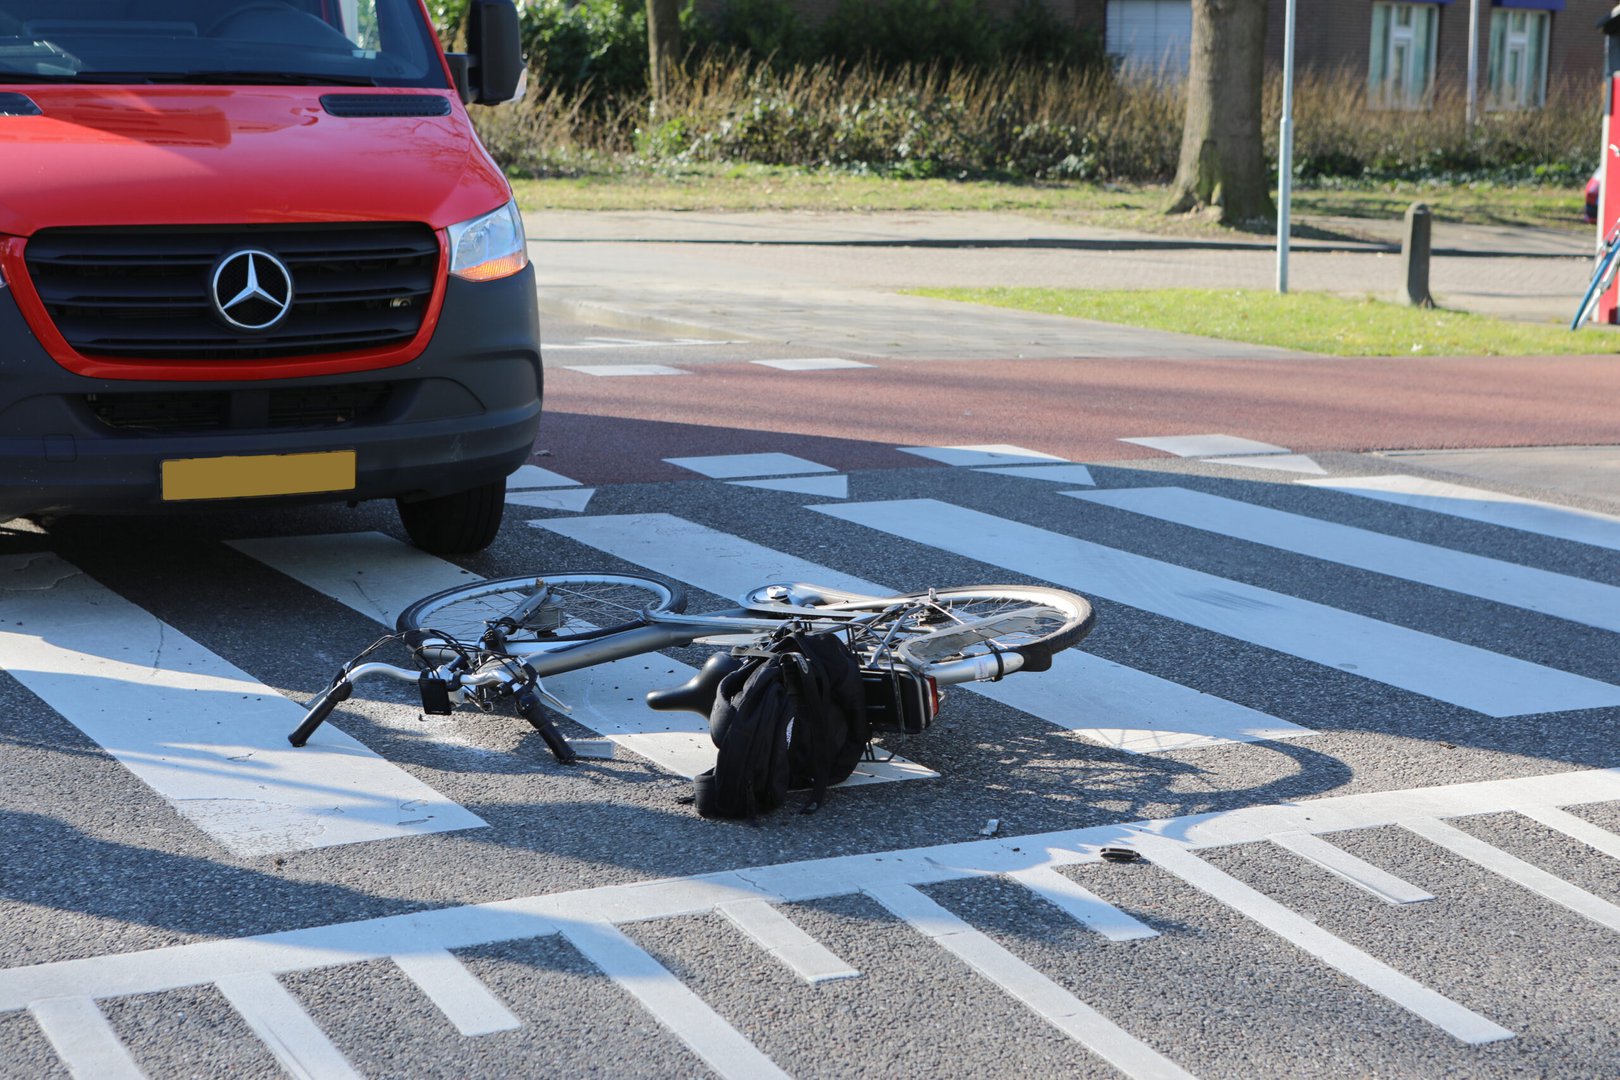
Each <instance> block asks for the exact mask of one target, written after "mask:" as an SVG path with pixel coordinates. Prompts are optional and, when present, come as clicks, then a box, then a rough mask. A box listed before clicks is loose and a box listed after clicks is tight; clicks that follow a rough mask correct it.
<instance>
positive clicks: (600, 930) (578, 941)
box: [559, 919, 788, 1080]
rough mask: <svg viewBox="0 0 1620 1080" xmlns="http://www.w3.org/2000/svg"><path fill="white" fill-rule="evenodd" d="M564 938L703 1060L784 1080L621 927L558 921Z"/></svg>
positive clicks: (717, 1067) (750, 1076)
mask: <svg viewBox="0 0 1620 1080" xmlns="http://www.w3.org/2000/svg"><path fill="white" fill-rule="evenodd" d="M559 927H560V929H561V930H562V933H563V936H564V937H566V938H567V939H568V943H569V944H570V945H572V946H573V947H574V948H576V949H578V950H579V952H580V953H581V955H583V956H584V957H585V959H587V960H589V961H590V962H591V963H593V964H595V965H596V966H597V968H598V969H599V970H600V971H601V972H602V974H604V975H606V976H608V977H609V978H610V979H612V980H613V981H614V982H616V983H618V984H619V986H620V987H622V988H623V989H624V990H626V991H627V992H629V993H630V995H631V996H633V997H634V998H635V999H636V1000H637V1001H639V1002H640V1003H641V1007H642V1008H644V1009H646V1010H647V1011H648V1012H649V1013H651V1014H652V1015H653V1016H654V1017H656V1018H657V1019H658V1022H659V1023H661V1024H663V1025H664V1027H666V1028H668V1029H669V1031H670V1033H671V1034H673V1035H674V1036H675V1037H676V1038H678V1039H680V1040H681V1041H682V1042H684V1043H685V1044H686V1045H687V1047H688V1048H689V1049H690V1050H691V1051H692V1052H693V1053H694V1054H696V1055H697V1056H698V1057H700V1058H702V1059H703V1062H704V1064H706V1065H708V1066H709V1068H711V1069H713V1070H714V1071H715V1072H717V1073H719V1074H720V1075H721V1076H722V1077H728V1078H735V1080H770V1078H773V1077H776V1078H780V1080H788V1074H787V1073H785V1072H783V1071H782V1070H781V1069H780V1068H779V1067H778V1066H777V1064H776V1062H774V1061H772V1060H771V1059H770V1058H768V1057H766V1056H765V1055H764V1054H763V1053H761V1052H760V1051H759V1049H758V1048H756V1047H755V1046H754V1044H753V1043H751V1042H749V1041H748V1040H747V1039H746V1038H744V1037H743V1036H742V1034H741V1033H740V1032H738V1031H737V1029H736V1028H734V1027H732V1026H731V1025H730V1024H728V1023H726V1022H725V1020H723V1019H721V1017H720V1014H718V1013H716V1012H715V1011H714V1010H713V1009H711V1008H709V1006H708V1005H706V1004H704V1002H703V999H702V998H700V997H698V996H697V995H696V994H694V993H692V991H690V990H688V989H687V988H686V986H685V985H684V984H683V983H682V982H681V981H680V980H679V979H677V978H676V977H675V976H674V975H672V974H670V971H669V969H668V968H666V967H664V966H663V965H662V964H660V963H659V962H658V961H657V960H655V959H653V958H652V956H650V955H649V954H648V953H647V952H646V950H644V949H642V948H641V946H639V945H637V944H636V943H635V942H633V941H631V940H630V938H629V937H627V936H626V935H625V933H624V931H622V930H620V929H619V928H618V927H616V926H614V925H613V924H612V923H610V922H607V921H606V920H594V919H579V920H574V921H568V922H562V923H560V924H559Z"/></svg>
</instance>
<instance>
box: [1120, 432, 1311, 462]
mask: <svg viewBox="0 0 1620 1080" xmlns="http://www.w3.org/2000/svg"><path fill="white" fill-rule="evenodd" d="M1119 441H1120V442H1126V443H1135V444H1136V445H1137V446H1146V447H1147V448H1149V449H1150V450H1163V451H1164V452H1165V453H1167V454H1174V455H1176V457H1186V458H1203V457H1232V456H1235V455H1239V454H1286V453H1288V447H1286V446H1275V445H1273V444H1271V443H1267V442H1260V441H1258V440H1256V439H1244V438H1239V437H1238V436H1236V435H1155V436H1151V437H1148V438H1141V439H1121V440H1119Z"/></svg>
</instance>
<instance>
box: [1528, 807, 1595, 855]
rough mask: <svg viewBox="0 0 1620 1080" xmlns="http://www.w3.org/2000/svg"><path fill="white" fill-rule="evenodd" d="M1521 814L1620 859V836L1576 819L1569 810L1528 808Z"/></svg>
mask: <svg viewBox="0 0 1620 1080" xmlns="http://www.w3.org/2000/svg"><path fill="white" fill-rule="evenodd" d="M1519 813H1521V814H1523V815H1524V816H1525V817H1527V818H1531V819H1533V820H1535V821H1539V822H1540V823H1541V824H1543V825H1545V826H1547V827H1548V828H1549V829H1554V830H1556V831H1558V832H1561V833H1563V834H1564V835H1565V836H1567V837H1569V838H1570V839H1572V840H1579V841H1580V842H1581V843H1583V844H1585V845H1586V846H1587V847H1589V848H1591V849H1593V850H1594V851H1600V852H1602V853H1603V854H1605V855H1607V856H1608V857H1609V858H1611V859H1620V836H1616V835H1615V834H1614V833H1612V832H1610V831H1609V830H1608V829H1604V828H1600V827H1598V826H1596V825H1594V824H1592V823H1591V822H1590V821H1587V820H1586V819H1585V818H1582V817H1576V816H1575V815H1574V814H1571V813H1570V812H1569V811H1568V810H1559V809H1558V808H1556V807H1552V806H1527V807H1524V808H1522V809H1519Z"/></svg>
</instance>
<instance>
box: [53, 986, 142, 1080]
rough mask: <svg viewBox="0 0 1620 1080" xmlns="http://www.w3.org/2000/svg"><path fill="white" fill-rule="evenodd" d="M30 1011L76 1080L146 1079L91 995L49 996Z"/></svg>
mask: <svg viewBox="0 0 1620 1080" xmlns="http://www.w3.org/2000/svg"><path fill="white" fill-rule="evenodd" d="M28 1012H29V1014H30V1015H32V1016H33V1018H34V1023H36V1024H38V1025H39V1030H40V1031H41V1032H43V1033H44V1035H45V1039H46V1041H48V1042H49V1043H50V1044H51V1048H52V1049H54V1050H55V1051H56V1056H57V1057H59V1058H61V1059H62V1064H64V1065H66V1066H67V1069H68V1072H70V1073H72V1074H73V1080H146V1074H145V1073H144V1072H142V1071H141V1069H140V1066H138V1065H136V1064H135V1059H134V1058H132V1057H130V1055H129V1051H128V1050H127V1049H125V1047H124V1044H123V1043H121V1042H119V1041H118V1035H117V1033H116V1032H114V1031H113V1029H112V1025H111V1024H109V1023H107V1017H106V1016H104V1015H103V1014H102V1012H101V1009H100V1007H99V1006H97V1005H96V1003H95V1002H94V1001H92V1000H91V999H90V998H87V997H61V998H46V999H45V1000H43V1001H36V1002H34V1003H33V1004H32V1005H30V1006H28Z"/></svg>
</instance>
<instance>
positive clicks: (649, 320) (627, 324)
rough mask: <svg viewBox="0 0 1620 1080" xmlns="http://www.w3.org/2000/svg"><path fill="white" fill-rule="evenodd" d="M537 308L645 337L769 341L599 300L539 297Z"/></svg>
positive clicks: (549, 313)
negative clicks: (629, 331)
mask: <svg viewBox="0 0 1620 1080" xmlns="http://www.w3.org/2000/svg"><path fill="white" fill-rule="evenodd" d="M539 307H540V314H541V315H549V316H551V317H552V318H556V319H570V320H573V321H575V322H583V323H591V324H592V325H595V326H611V327H614V328H616V329H619V330H632V331H637V332H640V333H645V334H667V335H671V336H674V337H698V338H725V339H727V340H742V341H768V340H770V339H769V338H765V337H762V336H760V335H758V334H746V333H740V332H738V331H735V330H729V329H722V328H719V327H714V326H704V325H702V324H699V323H695V322H683V321H681V320H680V319H666V318H664V317H662V316H660V315H648V314H646V313H645V312H640V311H633V310H631V309H629V308H624V307H619V306H617V305H614V304H605V303H602V302H601V301H599V300H564V299H561V298H558V297H548V296H545V295H542V296H541V297H540V303H539ZM544 350H545V344H544V335H543V334H542V342H541V351H542V352H543V351H544Z"/></svg>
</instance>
